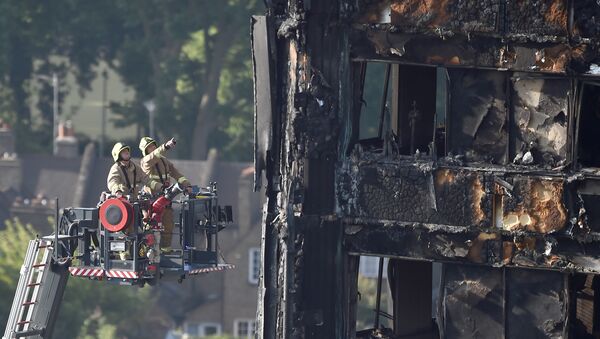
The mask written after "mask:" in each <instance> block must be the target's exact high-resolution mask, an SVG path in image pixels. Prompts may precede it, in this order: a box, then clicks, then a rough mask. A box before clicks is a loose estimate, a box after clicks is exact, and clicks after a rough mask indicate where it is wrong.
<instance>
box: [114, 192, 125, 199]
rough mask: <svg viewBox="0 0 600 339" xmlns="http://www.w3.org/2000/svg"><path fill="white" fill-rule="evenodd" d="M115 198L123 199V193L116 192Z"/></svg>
mask: <svg viewBox="0 0 600 339" xmlns="http://www.w3.org/2000/svg"><path fill="white" fill-rule="evenodd" d="M115 196H116V197H117V198H122V197H123V192H121V191H117V193H115Z"/></svg>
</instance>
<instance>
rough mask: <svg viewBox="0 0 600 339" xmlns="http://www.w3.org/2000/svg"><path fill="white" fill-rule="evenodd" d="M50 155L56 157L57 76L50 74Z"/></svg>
mask: <svg viewBox="0 0 600 339" xmlns="http://www.w3.org/2000/svg"><path fill="white" fill-rule="evenodd" d="M52 94H53V95H52V97H53V100H52V127H53V129H52V154H54V155H56V136H57V131H58V76H57V75H56V73H54V72H53V73H52Z"/></svg>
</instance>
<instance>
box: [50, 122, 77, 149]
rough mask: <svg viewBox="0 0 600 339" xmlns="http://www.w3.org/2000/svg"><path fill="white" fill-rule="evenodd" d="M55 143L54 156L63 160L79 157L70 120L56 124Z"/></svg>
mask: <svg viewBox="0 0 600 339" xmlns="http://www.w3.org/2000/svg"><path fill="white" fill-rule="evenodd" d="M54 142H55V143H56V156H57V157H63V158H75V157H77V155H79V150H78V148H79V145H78V143H77V138H75V129H74V128H73V123H72V122H71V120H67V121H65V122H62V121H61V122H60V123H59V124H58V136H57V137H56V140H55V141H54Z"/></svg>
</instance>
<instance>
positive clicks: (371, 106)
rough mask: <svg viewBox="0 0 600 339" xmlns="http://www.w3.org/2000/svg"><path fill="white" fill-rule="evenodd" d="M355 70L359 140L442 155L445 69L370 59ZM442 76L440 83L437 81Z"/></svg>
mask: <svg viewBox="0 0 600 339" xmlns="http://www.w3.org/2000/svg"><path fill="white" fill-rule="evenodd" d="M362 67H363V68H362V69H360V71H359V77H358V78H359V81H360V82H361V83H362V84H363V86H362V87H360V88H358V89H357V91H358V92H359V93H358V95H359V96H360V97H361V98H362V100H360V102H358V103H357V105H359V107H360V118H359V126H358V130H359V133H358V134H359V140H360V143H361V145H363V146H365V147H367V148H372V149H373V148H375V149H380V150H381V149H385V146H390V147H391V148H392V152H393V153H397V154H401V155H413V154H415V153H420V154H427V155H432V154H433V151H434V150H435V153H436V154H437V155H438V156H444V155H445V153H446V101H447V99H446V98H447V95H446V88H447V86H446V82H447V81H446V79H447V73H446V70H445V69H444V68H435V67H427V66H411V65H400V64H389V63H388V64H386V63H378V62H370V63H366V64H364V66H362ZM439 79H442V80H443V81H441V80H439Z"/></svg>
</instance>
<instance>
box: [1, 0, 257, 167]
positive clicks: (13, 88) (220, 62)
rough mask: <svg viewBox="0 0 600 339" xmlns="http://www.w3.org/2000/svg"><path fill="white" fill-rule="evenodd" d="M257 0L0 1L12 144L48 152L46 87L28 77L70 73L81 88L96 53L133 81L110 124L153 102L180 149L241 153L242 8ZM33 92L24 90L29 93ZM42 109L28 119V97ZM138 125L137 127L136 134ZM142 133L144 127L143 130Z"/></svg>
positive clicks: (246, 132) (5, 110)
mask: <svg viewBox="0 0 600 339" xmlns="http://www.w3.org/2000/svg"><path fill="white" fill-rule="evenodd" d="M262 8H263V4H262V2H260V1H258V0H227V1H220V2H217V3H216V2H214V1H211V0H187V1H175V0H166V1H165V0H144V1H142V0H107V1H100V2H98V1H95V2H94V1H84V2H82V1H76V0H53V1H46V2H39V1H35V0H22V1H21V0H19V1H18V0H7V1H3V2H1V3H0V13H2V14H0V97H2V98H4V97H5V96H6V95H9V96H10V100H3V103H2V107H0V117H3V118H4V119H5V120H8V121H10V122H12V123H13V126H14V129H15V131H16V133H17V140H18V145H19V149H18V150H19V151H20V152H43V151H46V152H47V151H49V150H50V148H51V145H52V142H51V131H52V128H51V124H52V109H51V103H52V89H51V86H50V84H49V83H48V82H47V81H42V82H41V84H42V87H41V89H39V90H38V89H36V88H33V87H32V83H33V80H35V79H37V77H38V76H40V75H43V76H48V75H50V74H51V73H53V72H55V73H57V74H58V75H59V78H61V79H62V78H64V77H65V76H66V74H68V73H71V74H74V75H75V76H76V79H77V88H67V87H66V85H65V84H64V83H61V86H60V96H59V97H60V98H63V97H64V94H66V93H67V92H68V91H71V90H75V89H79V90H85V89H87V88H89V84H90V81H91V80H92V79H94V78H95V77H96V76H98V74H96V73H95V72H94V71H93V70H94V68H93V67H94V66H95V65H97V64H98V62H99V61H101V60H103V61H105V62H107V63H108V64H109V66H110V67H112V68H114V69H115V70H116V71H117V72H118V73H119V74H120V75H121V77H122V79H123V80H124V81H125V83H126V84H128V85H129V86H131V87H133V88H134V89H135V97H134V99H133V100H132V101H131V102H115V103H112V104H111V108H112V109H113V110H114V111H115V112H116V113H119V114H120V118H119V119H118V121H117V123H118V124H120V125H124V126H125V125H132V124H137V125H138V126H147V125H148V124H147V119H148V114H147V112H146V110H145V108H144V105H143V103H144V102H146V101H147V100H150V99H153V100H154V101H155V104H156V107H157V108H156V112H157V117H156V126H157V132H158V136H159V137H160V138H161V139H166V138H167V137H169V136H171V135H176V136H179V137H180V138H182V139H186V140H189V143H188V144H189V145H188V146H187V147H185V144H186V143H182V144H184V145H183V146H184V147H178V150H177V152H178V153H179V155H180V156H185V157H191V158H195V159H201V158H204V157H205V156H206V153H207V149H208V148H209V147H212V146H216V147H219V148H221V149H223V150H224V151H225V153H226V154H225V157H226V158H243V159H244V160H249V159H250V158H251V157H250V153H251V152H249V150H250V148H251V138H250V136H251V135H252V128H251V126H252V124H251V121H252V114H251V112H252V77H251V64H250V52H249V51H250V46H249V40H248V37H249V22H250V15H251V14H255V13H258V12H260V11H261V9H262ZM34 93H35V94H37V95H36V96H34V95H33V94H34ZM34 97H37V98H38V101H37V103H35V104H36V105H37V106H38V108H39V109H40V110H41V112H42V113H43V116H42V121H41V122H38V123H34V121H32V117H31V112H30V101H31V99H32V98H34ZM141 132H142V131H140V133H141ZM144 132H145V133H147V131H144Z"/></svg>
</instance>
